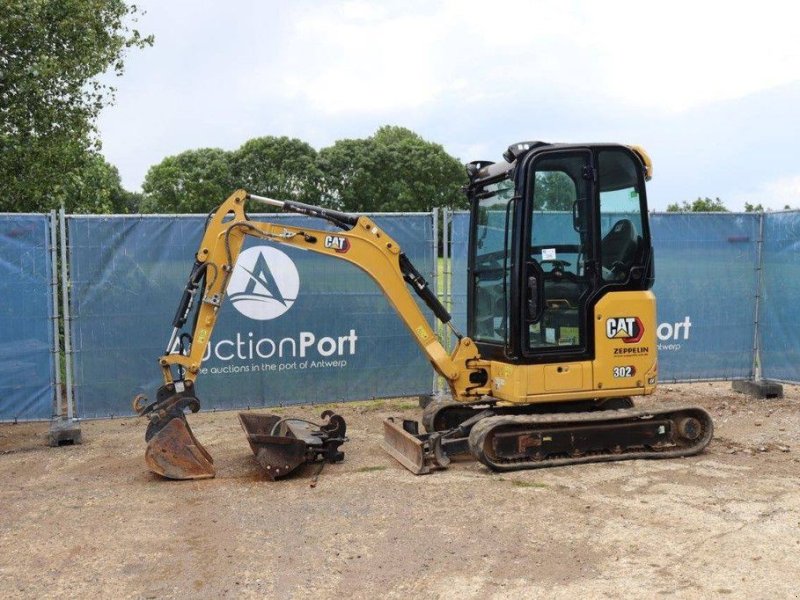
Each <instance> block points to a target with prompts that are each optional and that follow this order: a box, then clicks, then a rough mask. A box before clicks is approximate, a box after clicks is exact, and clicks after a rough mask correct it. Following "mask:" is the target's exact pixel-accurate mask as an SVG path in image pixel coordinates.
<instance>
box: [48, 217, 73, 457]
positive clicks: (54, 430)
mask: <svg viewBox="0 0 800 600" xmlns="http://www.w3.org/2000/svg"><path fill="white" fill-rule="evenodd" d="M50 219H51V225H52V229H51V233H50V239H51V242H52V250H51V256H52V257H53V273H54V279H55V277H56V276H55V272H56V271H57V264H58V263H57V262H56V257H55V256H56V253H55V246H56V235H55V211H53V212H51V213H50ZM58 220H59V225H60V227H59V230H60V231H59V233H60V235H61V302H62V314H63V315H64V320H63V323H64V369H65V373H66V387H67V414H66V415H64V412H63V408H62V399H61V373H60V370H61V360H60V359H59V360H58V361H57V362H56V386H57V388H58V392H57V402H58V405H59V406H58V411H57V413H56V414H57V416H58V418H57V419H54V420H53V421H52V422H51V424H50V433H49V443H50V445H51V446H61V445H65V444H80V443H81V427H80V424H79V423H78V420H77V419H75V411H74V410H73V407H74V404H73V398H72V361H71V344H70V326H69V293H68V290H67V288H68V287H69V279H68V275H67V233H66V225H65V218H64V209H63V208H61V210H59V212H58ZM56 291H57V290H56V289H54V290H53V292H54V297H53V307H54V312H55V314H56V315H58V299H57V298H56V295H57V294H56ZM53 327H54V329H53V330H54V333H55V346H56V351H57V353H58V348H59V344H58V317H57V316H56V318H55V321H54V326H53Z"/></svg>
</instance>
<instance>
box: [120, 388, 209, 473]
mask: <svg viewBox="0 0 800 600" xmlns="http://www.w3.org/2000/svg"><path fill="white" fill-rule="evenodd" d="M176 387H177V389H176ZM193 390H194V388H193V386H192V382H190V381H187V382H181V383H180V384H178V385H177V386H176V384H170V386H162V387H161V388H160V389H159V390H158V394H157V399H156V401H155V402H152V403H150V404H148V403H147V398H145V397H144V396H141V395H139V396H137V397H136V398H134V400H133V409H134V410H135V411H136V412H137V413H138V414H139V416H142V417H147V418H148V419H149V421H150V422H149V424H148V425H147V431H146V432H145V436H144V439H145V441H146V442H147V449H146V450H145V454H144V459H145V462H146V463H147V468H148V469H150V471H152V472H153V473H156V474H157V475H161V476H162V477H166V478H167V479H210V478H212V477H214V476H215V475H216V470H215V469H214V459H213V458H211V455H210V454H209V453H208V451H207V450H206V449H205V448H203V445H202V444H201V443H200V442H199V441H197V438H195V437H194V433H192V429H191V427H189V423H188V422H187V421H186V413H185V411H186V409H189V410H191V411H192V412H197V411H198V410H200V401H199V400H198V399H197V397H196V396H195V395H194V392H193Z"/></svg>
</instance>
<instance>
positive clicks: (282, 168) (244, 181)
mask: <svg viewBox="0 0 800 600" xmlns="http://www.w3.org/2000/svg"><path fill="white" fill-rule="evenodd" d="M230 160H231V169H232V173H233V176H234V178H235V179H236V183H237V185H236V187H241V188H244V189H246V190H247V191H249V192H253V193H254V194H259V195H262V196H268V197H271V198H275V199H276V200H298V201H300V202H306V203H309V204H318V203H319V190H318V188H317V181H318V179H319V170H318V168H317V151H316V150H314V148H312V147H311V146H310V145H308V144H307V143H305V142H303V141H301V140H298V139H296V138H288V137H272V136H267V137H260V138H253V139H251V140H248V141H247V142H245V143H244V144H243V145H242V147H241V148H239V149H238V150H236V152H234V153H233V154H232V156H231V157H230ZM231 191H233V190H231Z"/></svg>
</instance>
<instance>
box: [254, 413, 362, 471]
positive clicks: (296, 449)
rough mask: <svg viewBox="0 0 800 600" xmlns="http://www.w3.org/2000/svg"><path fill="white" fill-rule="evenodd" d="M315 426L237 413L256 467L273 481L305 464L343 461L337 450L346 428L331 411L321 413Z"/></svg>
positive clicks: (344, 436)
mask: <svg viewBox="0 0 800 600" xmlns="http://www.w3.org/2000/svg"><path fill="white" fill-rule="evenodd" d="M321 418H322V419H323V423H322V424H317V423H312V422H311V421H306V420H304V419H298V418H294V417H281V416H279V415H261V414H256V413H239V422H240V423H241V425H242V429H244V432H245V434H246V435H247V441H248V443H249V444H250V448H251V449H252V450H253V454H255V457H256V460H257V461H258V464H260V465H261V467H262V468H263V469H264V472H265V473H266V475H267V477H269V478H270V479H271V480H272V481H275V480H276V479H279V478H281V477H285V476H286V475H288V474H289V473H291V472H292V471H294V470H295V469H297V468H298V467H300V466H301V465H304V464H307V463H321V465H320V466H322V465H324V464H325V463H326V462H327V463H336V462H339V461H341V460H344V452H341V451H340V450H339V446H341V445H342V444H343V443H344V442H346V441H347V437H346V435H345V434H346V432H347V425H346V423H345V421H344V419H343V418H342V417H341V416H340V415H337V414H334V413H333V411H330V410H326V411H325V412H323V413H322V417H321Z"/></svg>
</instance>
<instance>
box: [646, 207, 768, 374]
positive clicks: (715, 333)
mask: <svg viewBox="0 0 800 600" xmlns="http://www.w3.org/2000/svg"><path fill="white" fill-rule="evenodd" d="M650 225H651V230H652V236H653V245H654V249H655V257H656V284H655V287H654V292H655V294H656V298H657V302H658V320H659V326H658V340H659V342H658V349H659V352H658V361H659V379H660V380H661V381H669V380H674V381H687V380H697V379H748V378H751V377H752V367H753V340H754V336H755V298H756V290H757V286H758V269H757V267H758V244H757V242H758V236H759V215H757V214H731V213H723V214H719V213H718V214H698V213H674V214H670V213H668V214H654V215H651V216H650Z"/></svg>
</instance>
